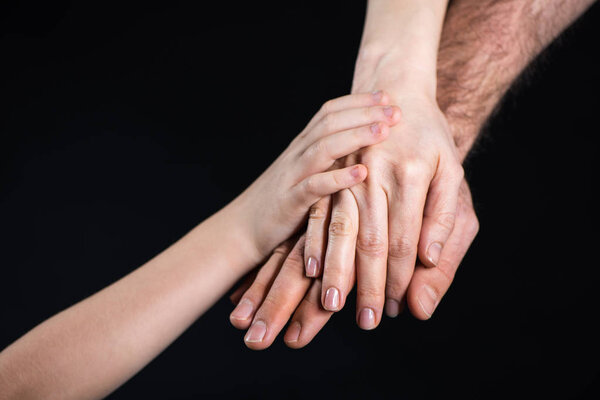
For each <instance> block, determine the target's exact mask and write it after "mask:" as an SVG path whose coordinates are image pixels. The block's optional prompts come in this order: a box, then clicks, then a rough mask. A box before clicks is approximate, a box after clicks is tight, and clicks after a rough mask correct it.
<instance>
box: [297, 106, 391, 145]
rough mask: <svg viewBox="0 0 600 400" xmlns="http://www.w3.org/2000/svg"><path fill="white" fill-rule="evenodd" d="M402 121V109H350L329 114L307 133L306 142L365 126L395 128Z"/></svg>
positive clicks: (389, 107)
mask: <svg viewBox="0 0 600 400" xmlns="http://www.w3.org/2000/svg"><path fill="white" fill-rule="evenodd" d="M399 121H400V108H398V107H397V106H372V107H361V108H348V109H345V110H341V111H336V112H332V113H329V114H327V115H325V116H323V118H321V120H319V121H318V122H317V123H316V124H315V125H314V126H313V127H312V128H311V129H310V130H309V131H307V133H306V141H307V142H308V143H311V142H312V141H315V140H317V139H319V138H322V137H325V136H328V135H331V134H334V133H337V132H341V131H345V130H348V129H352V128H358V127H361V126H365V125H370V124H374V123H376V122H383V123H385V124H387V125H389V126H394V125H396V124H397V123H398V122H399Z"/></svg>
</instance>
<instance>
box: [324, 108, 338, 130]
mask: <svg viewBox="0 0 600 400" xmlns="http://www.w3.org/2000/svg"><path fill="white" fill-rule="evenodd" d="M336 120H337V118H336V117H335V114H333V113H330V114H326V115H325V116H324V117H323V119H322V120H321V123H322V124H323V128H324V129H325V132H326V133H332V132H335V130H336V128H335V126H336Z"/></svg>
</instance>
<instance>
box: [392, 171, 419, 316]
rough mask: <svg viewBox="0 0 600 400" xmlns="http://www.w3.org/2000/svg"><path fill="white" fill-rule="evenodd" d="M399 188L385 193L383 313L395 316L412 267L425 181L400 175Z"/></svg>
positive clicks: (415, 257) (415, 252)
mask: <svg viewBox="0 0 600 400" xmlns="http://www.w3.org/2000/svg"><path fill="white" fill-rule="evenodd" d="M399 183H400V186H399V189H396V190H394V191H393V192H391V193H389V194H388V196H389V199H388V200H389V203H390V207H389V213H390V216H389V246H388V260H387V281H386V288H385V297H386V301H385V303H386V304H385V313H386V315H387V316H389V317H392V318H393V317H396V316H397V315H398V313H399V312H400V304H401V300H402V299H403V298H404V296H405V294H406V289H407V288H408V284H409V283H410V280H411V277H412V274H413V272H414V269H415V261H416V259H417V245H418V242H419V233H420V231H421V221H422V218H423V207H424V206H425V200H426V198H427V187H428V186H429V182H428V181H427V179H425V178H424V177H414V178H413V177H403V178H401V180H400V182H399Z"/></svg>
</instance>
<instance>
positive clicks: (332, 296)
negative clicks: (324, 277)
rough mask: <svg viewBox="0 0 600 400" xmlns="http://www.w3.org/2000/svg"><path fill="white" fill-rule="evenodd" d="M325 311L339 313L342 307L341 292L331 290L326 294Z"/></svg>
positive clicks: (334, 289)
mask: <svg viewBox="0 0 600 400" xmlns="http://www.w3.org/2000/svg"><path fill="white" fill-rule="evenodd" d="M324 306H325V309H327V310H329V311H337V309H338V307H339V306H340V292H339V290H337V289H336V288H329V289H327V292H325V304H324Z"/></svg>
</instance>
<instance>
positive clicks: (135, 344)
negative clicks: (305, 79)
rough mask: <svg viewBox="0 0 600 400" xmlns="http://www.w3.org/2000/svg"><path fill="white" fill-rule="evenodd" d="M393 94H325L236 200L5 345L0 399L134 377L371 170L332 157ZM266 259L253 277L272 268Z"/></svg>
mask: <svg viewBox="0 0 600 400" xmlns="http://www.w3.org/2000/svg"><path fill="white" fill-rule="evenodd" d="M388 102H389V96H388V95H387V94H385V93H383V92H377V93H368V94H356V95H348V96H344V97H341V98H338V99H335V100H332V101H329V102H327V103H325V105H324V106H323V107H322V109H321V110H320V111H319V112H318V113H317V114H316V115H315V117H314V118H313V119H312V120H311V121H310V123H309V124H308V125H307V127H306V128H305V129H304V130H303V131H302V132H301V133H300V134H299V135H298V136H297V137H296V139H294V141H293V142H292V143H291V144H290V145H289V147H288V148H287V149H286V150H285V151H284V152H283V153H282V154H281V155H280V157H279V158H278V159H277V160H275V162H274V163H273V164H272V165H271V166H270V167H269V168H268V169H267V170H266V171H265V172H264V173H263V174H262V175H261V176H260V177H259V178H258V179H257V180H256V181H255V182H254V183H253V184H252V185H251V186H250V187H249V188H248V189H247V190H246V191H244V193H242V194H241V195H240V196H238V198H236V199H235V200H234V201H233V202H231V203H230V204H229V205H227V206H226V207H225V208H223V209H222V210H221V211H219V212H218V213H216V214H215V215H213V216H211V217H210V218H209V219H207V220H206V221H204V222H202V223H201V224H199V225H198V226H196V227H195V228H194V229H193V230H192V231H191V232H189V233H188V234H186V235H185V236H183V237H182V238H181V239H180V240H179V241H177V242H176V243H174V244H173V245H172V246H171V247H169V248H168V249H166V250H165V251H163V252H162V253H160V254H159V255H157V256H156V257H155V258H153V259H152V260H150V261H148V262H147V263H146V264H144V265H142V266H141V267H139V268H137V269H136V270H134V271H133V272H131V273H130V274H128V275H127V276H125V277H123V278H122V279H120V280H118V281H117V282H115V283H113V284H112V285H110V286H108V287H106V288H105V289H103V290H101V291H100V292H98V293H96V294H94V295H92V296H91V297H89V298H87V299H84V300H82V301H81V302H79V303H77V304H75V305H73V306H72V307H70V308H68V309H66V310H64V311H62V312H60V313H58V314H56V315H55V316H53V317H51V318H49V319H48V320H46V321H44V322H43V323H41V324H40V325H38V326H37V327H35V328H33V329H32V330H31V331H29V332H28V333H27V334H25V335H24V336H23V337H21V338H20V339H18V340H17V341H15V342H14V343H13V344H11V345H10V346H8V347H7V348H6V349H4V350H3V351H2V352H1V353H0V399H2V400H7V399H40V398H42V399H97V398H103V397H105V396H107V395H108V394H109V393H111V392H112V391H113V390H114V389H116V388H117V387H118V386H120V385H121V384H123V383H124V382H125V381H126V380H128V379H129V378H131V377H132V376H133V375H134V374H135V373H137V372H138V371H139V370H140V369H141V368H143V367H144V366H145V365H146V364H147V363H149V362H150V361H151V360H152V359H153V358H154V357H156V356H157V355H158V354H159V353H160V352H161V351H163V350H164V349H165V348H166V347H167V346H168V345H169V344H170V343H171V342H173V341H174V340H175V339H176V338H177V337H178V336H179V335H180V334H181V333H182V332H183V331H184V330H185V329H187V328H188V327H189V326H190V325H191V324H192V323H193V322H194V321H195V320H196V319H197V318H198V317H199V316H201V315H202V314H203V313H204V312H205V311H206V310H207V309H208V308H209V307H210V306H211V305H212V304H214V303H215V302H216V301H217V300H218V299H219V298H220V297H221V296H222V295H223V294H224V293H225V292H226V291H227V290H228V289H229V288H230V287H231V285H233V284H234V283H235V282H236V281H237V280H238V279H239V278H240V277H242V276H243V275H244V274H246V273H247V272H248V271H250V270H252V269H253V268H254V267H255V266H256V265H258V264H259V263H260V262H261V261H262V260H264V259H265V258H266V257H267V256H269V254H271V253H272V251H273V249H274V248H275V247H276V246H277V245H278V244H279V243H281V242H282V241H283V240H285V239H286V238H289V237H290V236H291V235H293V234H294V232H295V230H296V229H297V227H298V226H300V225H301V224H302V223H303V222H304V221H306V216H307V213H308V209H309V207H310V206H311V205H312V204H314V203H315V202H316V201H317V200H318V199H320V198H321V197H322V196H326V195H329V194H331V193H335V192H337V191H339V190H342V189H345V188H348V187H351V186H353V185H356V184H357V183H359V182H361V181H363V180H364V179H365V178H366V176H367V170H366V168H365V167H364V166H363V165H354V166H351V167H348V168H341V169H335V168H334V169H331V167H332V165H333V163H334V161H335V160H336V159H337V158H339V157H343V156H345V155H347V154H349V153H352V152H354V151H356V150H357V149H359V148H361V147H363V146H369V145H373V144H376V143H379V142H381V141H383V140H384V139H385V138H386V137H387V136H388V132H389V126H392V125H394V124H396V123H397V122H398V120H399V110H398V108H397V107H395V106H389V105H387V104H388ZM267 203H268V204H269V205H270V207H264V204H267ZM275 254H276V255H277V254H280V255H281V256H282V257H283V255H284V254H285V255H287V252H286V253H279V252H276V253H275ZM275 261H276V260H275ZM275 261H270V263H271V264H273V263H274V262H275ZM271 264H269V263H267V265H266V266H265V267H264V268H263V270H261V272H259V273H258V275H257V281H260V279H262V276H263V275H269V271H270V270H269V268H271V267H270V265H271ZM302 270H303V269H302ZM282 272H283V271H282ZM270 275H273V274H270ZM255 286H256V285H255ZM270 287H271V288H274V287H275V283H273V284H272V285H270ZM264 304H265V305H266V304H268V301H265V303H264ZM265 333H266V335H267V337H269V336H268V335H273V332H272V331H269V330H266V331H265V332H263V335H264V334H265Z"/></svg>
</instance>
